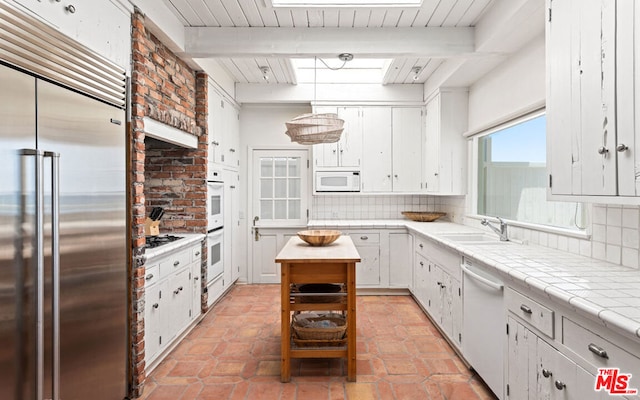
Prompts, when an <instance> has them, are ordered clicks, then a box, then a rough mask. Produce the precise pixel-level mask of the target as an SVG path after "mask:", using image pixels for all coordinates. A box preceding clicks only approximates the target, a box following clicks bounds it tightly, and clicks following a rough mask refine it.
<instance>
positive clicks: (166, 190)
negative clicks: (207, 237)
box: [130, 10, 208, 397]
mask: <svg viewBox="0 0 640 400" xmlns="http://www.w3.org/2000/svg"><path fill="white" fill-rule="evenodd" d="M131 75H132V76H131V78H132V79H131V149H130V150H131V165H132V168H131V171H132V173H131V185H132V187H133V190H132V196H133V198H132V214H133V215H132V248H133V260H132V261H133V262H132V265H133V268H132V272H131V282H132V284H131V310H130V313H131V315H130V317H131V318H130V321H131V333H130V335H131V348H130V366H131V371H132V372H131V376H130V388H131V392H130V397H139V396H140V395H142V392H143V388H144V379H145V363H144V276H145V265H144V264H145V254H144V243H145V235H144V220H145V218H146V216H147V215H148V213H149V210H150V209H151V207H154V206H162V207H164V209H165V214H164V216H163V218H162V222H161V224H160V232H161V233H169V232H190V233H206V224H207V221H206V218H207V212H206V198H207V196H206V176H207V142H208V139H207V80H208V77H207V75H206V74H205V73H202V72H198V71H194V70H193V69H191V68H190V67H189V66H188V65H187V64H186V63H185V62H184V61H182V60H181V59H179V58H178V57H177V56H176V55H175V54H173V53H172V52H171V51H170V50H169V49H168V48H167V47H166V46H164V45H163V44H162V43H161V42H160V41H159V40H158V39H157V38H156V37H154V36H153V35H152V34H151V33H149V32H148V31H147V30H146V28H145V18H144V15H142V14H140V13H139V12H138V11H137V10H136V12H134V14H133V16H132V74H131ZM144 117H149V118H152V119H155V120H157V121H160V122H163V123H165V124H167V125H170V126H172V127H174V128H177V129H180V130H182V131H185V132H188V133H190V134H192V135H194V136H197V137H198V148H197V149H186V148H182V147H177V146H173V145H167V144H165V143H164V142H160V141H156V140H152V139H149V138H145V133H144V120H143V118H144ZM205 267H206V246H204V247H203V269H204V268H205ZM201 281H202V280H201ZM203 303H204V304H205V305H206V298H204V299H203Z"/></svg>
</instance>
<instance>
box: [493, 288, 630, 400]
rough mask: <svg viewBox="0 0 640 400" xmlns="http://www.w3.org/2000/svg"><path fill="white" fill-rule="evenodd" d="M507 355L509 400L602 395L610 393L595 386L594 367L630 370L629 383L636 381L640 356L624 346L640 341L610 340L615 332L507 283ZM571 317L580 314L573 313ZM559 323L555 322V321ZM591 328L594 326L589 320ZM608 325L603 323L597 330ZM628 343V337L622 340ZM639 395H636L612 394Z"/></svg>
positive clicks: (596, 398)
mask: <svg viewBox="0 0 640 400" xmlns="http://www.w3.org/2000/svg"><path fill="white" fill-rule="evenodd" d="M505 295H506V300H507V310H506V311H507V314H508V317H507V324H508V325H507V355H506V358H505V359H506V368H505V380H506V390H505V393H506V397H507V398H508V399H513V400H523V399H524V400H527V399H528V400H538V399H549V400H555V399H558V400H559V399H562V400H578V399H580V400H600V399H608V398H611V397H610V395H609V393H608V392H607V391H605V390H601V391H596V390H595V386H596V379H597V378H596V376H597V374H598V368H616V369H619V372H620V373H624V374H631V376H632V380H631V382H630V385H629V388H637V387H638V386H640V385H638V382H640V380H637V379H635V380H634V378H633V377H634V376H638V374H640V370H639V369H640V358H638V356H637V354H630V353H629V352H628V351H626V350H623V349H622V347H623V346H629V347H627V349H633V348H635V349H636V350H637V352H640V346H638V345H637V344H635V345H634V344H633V343H625V344H623V345H617V344H615V343H614V342H612V341H611V340H607V339H604V338H603V337H602V336H607V338H608V339H611V338H613V337H614V336H616V335H615V334H614V333H613V332H608V333H609V334H608V335H604V332H605V331H602V333H603V335H598V334H596V333H594V332H592V331H591V330H589V329H586V328H584V327H582V326H581V325H579V324H577V323H576V322H574V321H573V320H572V319H570V318H568V317H567V316H568V315H573V313H572V312H569V311H566V310H564V309H562V310H560V306H558V310H554V307H551V304H549V303H547V304H542V303H541V302H540V301H538V300H536V299H535V298H533V296H525V295H524V294H522V293H520V292H518V291H516V290H514V289H513V288H506V290H505ZM573 318H579V317H577V316H575V315H573ZM556 324H559V325H556ZM593 327H595V325H593ZM601 329H606V328H603V327H600V328H597V330H601ZM620 340H622V341H625V342H626V339H620ZM616 397H617V398H628V399H638V398H639V397H638V396H616Z"/></svg>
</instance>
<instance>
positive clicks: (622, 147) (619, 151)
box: [616, 143, 629, 153]
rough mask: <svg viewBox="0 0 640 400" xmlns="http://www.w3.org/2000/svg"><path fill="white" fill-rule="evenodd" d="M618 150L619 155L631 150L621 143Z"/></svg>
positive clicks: (617, 147)
mask: <svg viewBox="0 0 640 400" xmlns="http://www.w3.org/2000/svg"><path fill="white" fill-rule="evenodd" d="M616 150H617V151H618V153H624V152H625V151H627V150H629V147H628V146H627V145H626V144H622V143H620V144H619V145H617V146H616Z"/></svg>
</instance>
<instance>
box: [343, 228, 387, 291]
mask: <svg viewBox="0 0 640 400" xmlns="http://www.w3.org/2000/svg"><path fill="white" fill-rule="evenodd" d="M349 236H351V240H353V244H354V245H355V246H356V248H357V249H358V253H359V254H360V259H361V260H360V262H359V263H358V264H357V265H356V287H379V286H380V283H381V273H380V233H379V232H376V231H358V232H349Z"/></svg>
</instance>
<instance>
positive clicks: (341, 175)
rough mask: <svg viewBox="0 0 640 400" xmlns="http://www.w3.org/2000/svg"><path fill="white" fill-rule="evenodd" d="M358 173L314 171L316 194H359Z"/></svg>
mask: <svg viewBox="0 0 640 400" xmlns="http://www.w3.org/2000/svg"><path fill="white" fill-rule="evenodd" d="M359 191H360V171H316V192H359Z"/></svg>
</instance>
